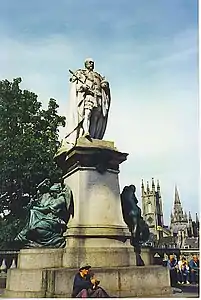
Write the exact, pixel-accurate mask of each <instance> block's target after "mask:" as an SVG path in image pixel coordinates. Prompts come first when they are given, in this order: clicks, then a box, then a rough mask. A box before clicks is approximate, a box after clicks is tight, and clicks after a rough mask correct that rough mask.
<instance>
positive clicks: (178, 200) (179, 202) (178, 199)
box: [174, 185, 181, 206]
mask: <svg viewBox="0 0 201 300" xmlns="http://www.w3.org/2000/svg"><path fill="white" fill-rule="evenodd" d="M175 205H181V201H180V198H179V193H178V190H177V186H176V185H175V193H174V206H175Z"/></svg>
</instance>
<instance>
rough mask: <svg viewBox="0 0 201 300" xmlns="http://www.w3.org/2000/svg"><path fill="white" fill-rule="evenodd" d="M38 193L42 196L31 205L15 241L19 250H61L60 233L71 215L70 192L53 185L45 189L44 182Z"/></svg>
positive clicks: (61, 236)
mask: <svg viewBox="0 0 201 300" xmlns="http://www.w3.org/2000/svg"><path fill="white" fill-rule="evenodd" d="M40 190H41V191H42V192H43V194H42V195H39V196H38V199H37V201H35V202H34V203H36V204H35V205H34V206H33V207H32V208H31V209H30V214H29V217H28V220H27V223H26V225H25V227H24V228H23V229H22V231H21V232H20V233H19V234H18V235H17V237H16V238H15V241H18V242H20V244H21V245H22V248H30V247H44V248H45V247H51V248H62V247H64V246H65V238H64V237H63V233H64V232H65V231H66V229H67V223H68V221H69V219H70V215H71V214H73V199H72V192H71V189H70V188H69V187H68V186H65V187H64V185H63V184H61V183H54V184H53V185H52V186H51V187H50V188H49V187H48V184H45V183H44V185H43V186H42V187H40Z"/></svg>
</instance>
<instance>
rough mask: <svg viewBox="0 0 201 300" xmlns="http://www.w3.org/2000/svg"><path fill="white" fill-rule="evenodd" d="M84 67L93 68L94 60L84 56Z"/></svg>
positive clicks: (91, 69)
mask: <svg viewBox="0 0 201 300" xmlns="http://www.w3.org/2000/svg"><path fill="white" fill-rule="evenodd" d="M84 65H85V68H86V69H88V70H90V71H93V69H94V60H93V59H92V58H86V59H85V61H84Z"/></svg>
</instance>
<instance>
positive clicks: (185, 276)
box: [167, 255, 199, 286]
mask: <svg viewBox="0 0 201 300" xmlns="http://www.w3.org/2000/svg"><path fill="white" fill-rule="evenodd" d="M167 267H168V269H169V271H170V281H171V285H172V286H175V285H177V284H198V283H199V259H198V256H197V255H193V257H192V259H191V260H190V261H187V259H186V257H184V256H181V257H180V259H179V260H177V257H176V256H175V255H170V257H169V260H168V262H167Z"/></svg>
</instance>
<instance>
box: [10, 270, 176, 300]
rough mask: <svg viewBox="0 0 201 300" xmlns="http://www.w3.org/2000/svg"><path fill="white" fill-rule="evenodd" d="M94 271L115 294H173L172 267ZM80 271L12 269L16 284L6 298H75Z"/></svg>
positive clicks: (102, 283)
mask: <svg viewBox="0 0 201 300" xmlns="http://www.w3.org/2000/svg"><path fill="white" fill-rule="evenodd" d="M93 271H94V272H95V274H96V276H97V278H98V279H100V281H101V283H100V286H101V287H103V288H104V289H105V290H106V291H107V292H108V294H109V295H110V296H111V297H142V298H146V297H154V296H158V297H168V296H170V295H171V293H172V290H171V287H170V279H169V273H168V270H167V268H164V267H161V266H145V267H136V266H132V267H119V268H94V269H93ZM76 272H77V269H68V268H59V269H49V270H48V269H46V270H40V271H38V270H29V271H28V270H12V273H13V274H14V273H15V276H14V277H13V280H15V283H14V282H12V286H10V285H9V284H8V286H7V290H6V292H5V294H4V297H7V298H39V297H41V298H44V297H46V298H67V297H71V293H72V286H73V279H74V276H75V274H76ZM39 273H40V274H39ZM30 274H31V277H30ZM9 288H12V290H10V289H9Z"/></svg>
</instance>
